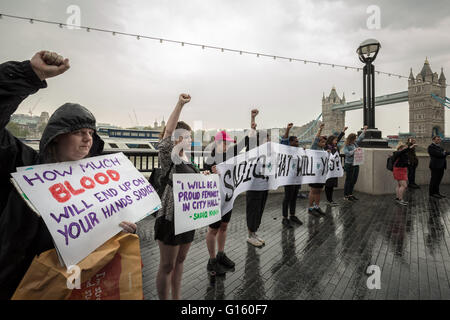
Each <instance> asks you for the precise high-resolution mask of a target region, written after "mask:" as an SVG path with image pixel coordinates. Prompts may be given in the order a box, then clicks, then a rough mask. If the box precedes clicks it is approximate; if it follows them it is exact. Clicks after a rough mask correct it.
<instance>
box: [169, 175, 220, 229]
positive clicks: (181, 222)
mask: <svg viewBox="0 0 450 320" xmlns="http://www.w3.org/2000/svg"><path fill="white" fill-rule="evenodd" d="M219 185H220V184H219V176H218V175H217V174H210V175H204V174H174V175H173V198H174V219H175V235H177V234H180V233H183V232H187V231H191V230H195V229H198V228H201V227H204V226H207V225H210V224H211V223H214V222H216V221H219V220H220V219H221V217H222V214H221V210H220V207H221V202H220V190H219Z"/></svg>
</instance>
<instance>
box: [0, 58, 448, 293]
mask: <svg viewBox="0 0 450 320" xmlns="http://www.w3.org/2000/svg"><path fill="white" fill-rule="evenodd" d="M69 68H70V66H69V60H68V59H64V58H63V57H61V56H59V55H58V54H56V53H50V52H47V51H41V52H38V53H36V54H35V55H34V56H33V58H32V59H31V60H30V61H24V62H7V63H3V64H0V146H1V148H2V152H0V178H1V179H0V184H1V189H2V193H1V194H0V248H1V250H0V299H8V298H10V297H11V295H12V294H13V293H14V290H15V288H16V287H17V285H18V284H19V282H20V280H21V279H22V278H23V276H24V274H25V272H26V271H27V269H28V267H29V266H30V264H31V262H32V260H33V258H34V257H35V256H36V255H38V254H40V253H42V252H44V251H46V250H49V249H52V248H54V244H53V242H52V239H51V236H50V233H49V231H48V229H47V227H46V225H45V223H44V222H43V220H42V218H41V217H38V216H37V215H35V214H34V213H33V212H32V211H31V209H30V208H29V207H28V206H27V205H26V204H25V202H24V201H23V199H22V198H21V196H20V195H19V194H18V193H17V191H16V190H15V189H14V188H13V186H12V185H11V184H10V182H9V177H10V174H11V173H12V172H14V171H15V170H16V168H17V167H21V166H30V165H35V164H44V163H57V162H64V161H77V160H81V159H84V158H87V157H92V156H96V155H100V154H101V153H102V150H103V145H104V142H103V141H102V139H101V138H100V137H99V136H98V134H97V133H96V120H95V117H94V116H93V115H92V113H91V112H90V111H89V110H88V109H87V108H85V107H83V106H81V105H79V104H74V103H66V104H64V105H63V106H61V107H60V108H58V109H57V110H56V111H55V112H54V114H53V115H52V116H51V117H50V119H49V122H48V124H47V127H46V128H45V130H44V133H43V136H42V138H41V141H40V150H39V152H36V151H34V150H33V149H31V148H30V147H28V146H27V145H25V144H24V143H23V142H21V141H20V140H19V139H17V138H16V137H14V136H13V135H12V134H11V133H10V132H9V131H8V130H7V129H6V125H7V124H8V122H9V120H10V117H11V115H12V114H13V113H14V112H15V111H16V110H17V108H18V106H19V104H20V103H21V102H22V101H23V100H24V99H25V98H26V97H27V96H29V95H30V94H33V93H35V92H37V91H38V90H39V89H42V88H45V87H46V86H47V82H46V79H47V78H50V77H55V76H58V75H60V74H62V73H64V72H66V71H67V70H68V69H69ZM190 101H191V97H190V95H189V94H180V95H179V97H178V102H177V104H176V106H175V108H174V110H173V111H172V113H171V115H170V117H169V119H168V121H167V125H166V127H165V130H164V131H163V136H162V137H161V141H160V142H159V145H158V150H159V163H160V164H161V168H162V171H163V174H164V176H167V177H168V179H167V184H165V189H164V190H162V196H161V202H162V207H161V209H160V210H159V211H158V213H157V215H156V220H155V225H154V230H155V233H154V235H155V240H156V241H157V243H158V246H159V249H160V264H159V269H158V273H157V280H156V286H157V292H158V296H159V298H160V299H168V298H169V293H170V295H171V297H172V298H173V299H180V298H181V281H182V275H183V265H184V261H185V259H186V257H187V254H188V252H189V249H190V246H191V243H192V241H193V239H194V235H195V230H194V231H189V232H185V233H182V234H179V235H175V230H174V198H173V190H172V178H173V174H174V173H188V174H198V173H200V170H199V168H198V166H197V165H195V164H194V163H193V162H192V161H191V159H189V158H188V156H187V154H186V153H185V152H184V150H189V149H190V148H191V144H192V140H191V135H192V130H191V127H190V126H189V125H188V124H187V123H185V122H183V121H180V116H181V113H182V111H183V110H184V108H185V105H186V104H188V103H189V102H190ZM258 114H259V111H258V110H257V109H253V110H252V111H251V117H250V128H251V129H252V130H250V131H249V134H248V135H247V136H246V137H245V139H243V140H242V141H240V142H239V143H237V144H236V143H235V141H234V140H233V139H232V138H231V137H230V136H229V135H228V134H227V133H226V132H225V131H221V132H218V133H217V134H216V136H215V148H214V150H213V153H212V154H211V159H210V160H209V161H207V163H208V167H207V170H206V171H203V172H202V173H203V174H210V173H211V172H212V173H217V169H216V165H218V164H220V163H221V162H223V161H226V160H228V159H230V158H232V157H234V156H236V155H237V154H239V152H241V150H243V149H244V148H245V150H246V151H249V150H251V149H252V148H255V147H257V146H259V145H262V144H264V143H266V142H267V141H270V137H269V135H268V134H267V133H262V132H258V131H257V130H256V127H257V124H256V117H257V115H258ZM324 126H325V124H324V123H322V124H321V125H320V128H319V130H318V132H317V134H316V136H315V137H314V141H313V142H312V146H311V149H312V150H323V151H327V152H330V153H331V154H333V155H335V154H336V153H339V152H340V149H339V146H338V144H339V142H340V140H341V139H342V138H343V136H344V135H345V131H346V130H347V127H345V128H343V130H342V131H341V132H340V134H339V135H337V136H336V135H331V136H328V137H327V136H324V135H322V134H321V133H322V130H323V128H324ZM292 127H293V124H292V123H289V124H288V125H287V127H286V131H285V134H284V136H283V137H282V138H281V141H280V143H282V144H285V145H289V146H291V147H299V142H298V138H297V137H296V136H293V135H289V133H290V130H291V129H292ZM366 130H367V127H366V126H365V127H364V129H363V131H362V133H361V134H360V135H359V137H358V136H357V134H355V133H351V134H349V135H348V137H347V138H346V140H345V144H344V148H343V154H344V156H345V161H344V170H345V172H346V177H345V186H344V201H357V200H358V199H357V198H356V197H355V196H354V195H353V190H354V186H355V184H356V182H357V179H358V173H359V166H358V165H354V161H353V160H354V159H353V158H354V153H355V151H356V150H358V148H359V146H358V144H359V143H360V142H361V140H362V139H364V136H365V132H366ZM440 144H441V138H440V137H439V136H435V137H433V143H432V144H431V145H430V146H429V147H428V153H429V155H430V158H431V161H430V169H431V181H430V189H429V193H430V196H431V197H434V198H438V199H441V198H443V197H445V196H443V195H441V194H440V192H439V184H440V182H441V180H442V177H443V174H444V170H445V169H446V156H447V155H449V154H450V153H449V152H445V151H444V149H443V148H442V147H441V146H440ZM415 147H416V143H415V141H414V140H409V141H408V143H407V144H403V145H399V147H398V148H397V151H396V152H395V153H394V163H395V164H394V178H395V179H396V180H397V181H398V186H397V201H398V202H399V203H400V204H402V205H406V204H407V203H406V202H405V201H404V199H403V194H404V191H405V190H406V188H407V187H408V186H409V187H410V188H418V186H417V185H416V184H415V170H416V168H417V165H418V161H417V156H416V155H415ZM408 181H409V185H408V184H407V183H408ZM309 186H310V192H309V197H308V208H307V213H308V214H310V215H312V216H314V217H318V218H320V217H322V216H325V213H324V212H323V211H322V209H321V208H320V196H321V191H322V189H323V188H324V187H325V194H326V197H327V201H328V204H329V205H330V206H336V205H338V204H337V203H336V202H335V201H334V200H333V191H334V188H336V187H337V178H331V179H328V180H327V181H326V182H325V183H313V184H310V185H309ZM299 189H300V185H288V186H285V188H284V199H283V202H282V206H281V211H282V217H283V218H282V225H283V227H286V228H293V226H294V225H302V224H303V222H302V221H301V220H300V219H299V218H298V217H297V216H296V202H297V195H298V192H299ZM267 199H268V190H263V191H248V192H247V193H246V221H247V229H248V238H247V242H248V243H249V244H250V245H253V246H256V247H260V246H263V245H264V244H265V240H264V239H262V238H261V237H260V236H259V235H257V231H258V229H259V227H260V224H261V220H262V215H263V212H264V208H265V205H266V202H267ZM231 215H232V211H231V210H230V211H229V212H227V213H225V214H224V215H223V216H222V217H221V220H219V221H218V222H216V223H214V224H211V225H210V226H209V227H208V232H207V235H206V249H207V251H208V253H209V259H208V261H207V263H206V269H207V270H208V272H210V274H211V275H221V274H223V273H225V272H226V271H227V270H230V269H232V268H233V267H234V266H235V262H234V261H232V260H231V259H230V258H229V257H228V256H227V255H226V253H225V247H226V239H227V229H228V225H229V223H230V220H231ZM120 226H121V227H122V228H123V230H124V231H125V232H130V233H134V232H136V228H137V226H136V225H135V224H134V223H131V222H127V221H123V222H122V223H121V224H120ZM216 244H217V246H216Z"/></svg>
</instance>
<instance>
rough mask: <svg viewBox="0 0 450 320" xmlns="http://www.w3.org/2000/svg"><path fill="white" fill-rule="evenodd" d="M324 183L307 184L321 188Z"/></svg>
mask: <svg viewBox="0 0 450 320" xmlns="http://www.w3.org/2000/svg"><path fill="white" fill-rule="evenodd" d="M324 185H325V183H310V184H309V186H310V187H311V188H315V189H322V188H323V186H324Z"/></svg>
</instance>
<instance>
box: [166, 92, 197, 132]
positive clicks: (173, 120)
mask: <svg viewBox="0 0 450 320" xmlns="http://www.w3.org/2000/svg"><path fill="white" fill-rule="evenodd" d="M189 101H191V96H190V95H188V94H185V93H182V94H180V96H179V97H178V102H177V105H176V106H175V109H174V110H173V111H172V114H171V115H170V117H169V120H167V125H166V131H165V132H164V136H163V139H165V138H167V137H170V136H171V135H172V133H173V132H174V131H175V128H176V127H177V123H178V119H180V114H181V110H182V109H183V106H184V105H185V104H186V103H188V102H189Z"/></svg>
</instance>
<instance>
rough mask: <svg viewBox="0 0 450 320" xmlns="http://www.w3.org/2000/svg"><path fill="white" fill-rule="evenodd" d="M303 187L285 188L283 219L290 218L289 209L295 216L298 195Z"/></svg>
mask: <svg viewBox="0 0 450 320" xmlns="http://www.w3.org/2000/svg"><path fill="white" fill-rule="evenodd" d="M300 187H301V185H299V184H296V185H291V186H285V187H284V199H283V217H285V218H287V217H288V208H289V210H290V213H291V214H292V215H294V214H295V207H296V205H297V194H298V190H300Z"/></svg>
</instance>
